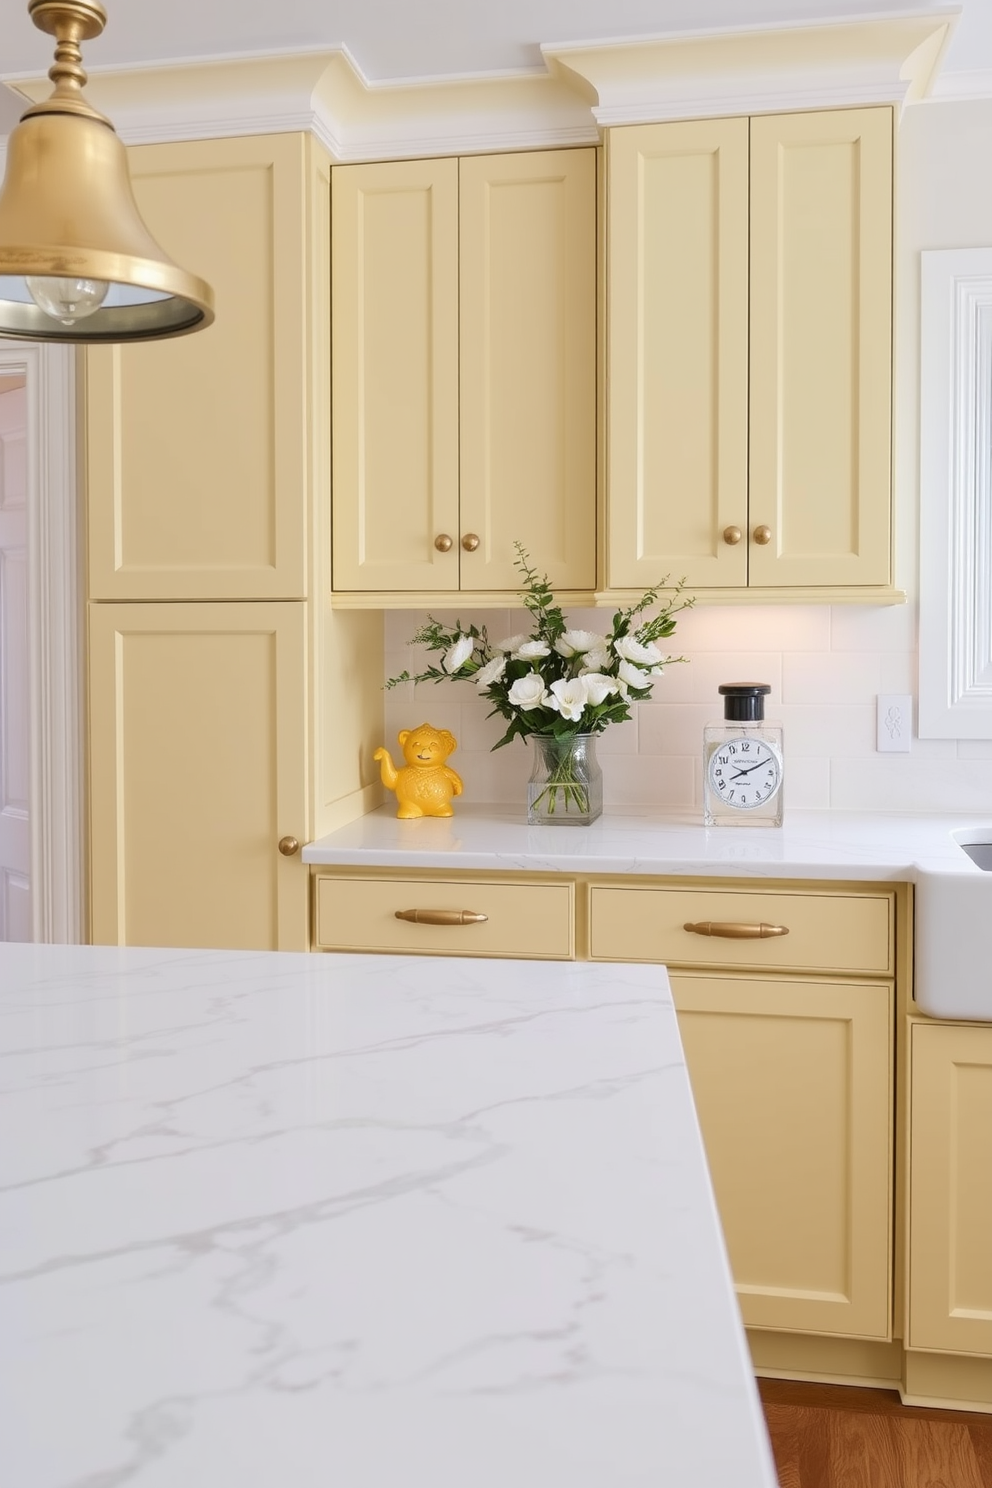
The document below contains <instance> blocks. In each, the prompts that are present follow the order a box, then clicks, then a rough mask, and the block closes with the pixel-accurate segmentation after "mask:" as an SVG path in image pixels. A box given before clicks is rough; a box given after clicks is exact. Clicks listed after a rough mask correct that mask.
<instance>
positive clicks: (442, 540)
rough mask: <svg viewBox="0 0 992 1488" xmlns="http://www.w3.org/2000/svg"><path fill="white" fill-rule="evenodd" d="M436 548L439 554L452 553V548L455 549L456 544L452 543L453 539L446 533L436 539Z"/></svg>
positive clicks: (441, 533) (440, 534) (440, 533)
mask: <svg viewBox="0 0 992 1488" xmlns="http://www.w3.org/2000/svg"><path fill="white" fill-rule="evenodd" d="M434 546H435V547H436V548H437V550H438V552H439V553H450V552H451V550H452V548H453V547H454V543H453V542H452V541H451V538H450V537H449V536H448V534H447V533H446V532H439V533H438V535H437V537H436V538H435V539H434Z"/></svg>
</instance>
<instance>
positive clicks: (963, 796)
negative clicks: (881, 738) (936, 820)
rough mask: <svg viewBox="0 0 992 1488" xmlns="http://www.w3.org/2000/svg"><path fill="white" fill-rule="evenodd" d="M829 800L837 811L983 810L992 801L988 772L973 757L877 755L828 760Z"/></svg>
mask: <svg viewBox="0 0 992 1488" xmlns="http://www.w3.org/2000/svg"><path fill="white" fill-rule="evenodd" d="M830 804H831V806H833V807H834V808H836V809H837V810H838V811H977V810H986V811H987V810H988V809H989V806H990V804H992V803H990V801H989V785H988V771H987V769H986V768H985V767H984V766H983V765H981V764H979V763H977V762H975V763H966V762H965V761H963V760H954V761H950V760H948V761H928V760H921V759H918V758H914V756H913V755H912V754H876V755H875V756H874V757H873V758H872V759H863V760H862V759H859V760H854V759H835V760H833V761H832V762H831V771H830Z"/></svg>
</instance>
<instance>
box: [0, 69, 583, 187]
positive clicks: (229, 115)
mask: <svg viewBox="0 0 992 1488" xmlns="http://www.w3.org/2000/svg"><path fill="white" fill-rule="evenodd" d="M4 81H5V82H6V83H7V85H8V87H10V88H13V89H14V90H15V92H18V93H21V94H22V95H23V96H24V97H25V98H28V99H30V100H31V101H32V102H36V101H37V100H39V99H41V98H44V97H47V95H48V92H49V90H50V84H49V83H48V81H47V79H45V78H23V77H19V78H6V79H4ZM87 96H88V97H89V98H90V99H91V101H92V102H93V104H94V105H95V106H96V107H97V108H98V109H100V110H101V111H102V112H103V113H105V114H106V115H107V117H108V118H109V119H111V120H112V121H113V124H114V128H115V129H116V131H117V133H118V134H119V135H120V137H121V139H122V140H124V142H125V143H126V144H129V145H130V144H152V143H159V142H163V141H167V140H189V139H217V138H223V137H228V136H235V135H249V134H282V133H286V132H288V131H296V130H304V131H307V130H309V131H311V132H312V133H313V134H315V135H316V137H317V138H318V139H319V140H320V141H321V142H322V143H323V144H324V146H325V147H326V148H327V150H328V151H329V152H330V154H331V155H332V156H333V157H334V158H335V159H336V160H342V161H346V160H376V159H390V158H396V157H397V156H411V155H437V154H445V153H448V152H450V151H454V150H458V151H459V152H464V151H472V150H505V149H524V148H534V147H536V146H542V147H544V146H548V147H550V146H554V145H564V144H587V143H595V142H596V141H597V140H598V138H599V132H598V129H597V126H596V123H595V121H594V120H593V118H592V115H591V114H590V112H589V108H588V106H587V105H586V104H585V102H584V101H583V100H582V99H581V98H579V97H577V96H576V93H575V91H574V89H573V88H572V87H571V86H570V85H569V84H568V83H567V82H562V81H561V80H559V79H557V78H554V77H552V76H551V75H550V74H549V73H548V72H547V71H546V70H544V69H542V70H540V71H537V72H535V71H528V72H524V73H515V74H512V75H503V76H496V77H489V76H487V77H484V78H469V79H454V80H452V79H446V80H444V81H435V82H428V83H417V84H408V85H404V84H397V83H389V84H385V85H383V84H372V83H369V81H368V79H367V78H365V77H364V76H363V75H362V73H361V71H360V69H359V68H358V66H357V65H356V63H355V62H354V60H353V58H352V57H351V56H350V55H349V53H348V52H347V49H345V48H335V49H333V50H330V51H322V52H306V53H293V54H284V55H281V56H274V57H257V56H254V57H243V58H235V59H227V60H224V61H220V62H218V61H204V62H197V63H194V64H186V65H178V64H167V65H163V66H159V67H154V68H142V69H140V70H137V71H134V70H122V69H116V68H107V69H104V70H102V71H101V70H98V69H94V70H93V72H92V73H91V74H90V81H89V84H88V86H87Z"/></svg>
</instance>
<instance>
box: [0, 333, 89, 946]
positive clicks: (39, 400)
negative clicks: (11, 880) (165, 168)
mask: <svg viewBox="0 0 992 1488" xmlns="http://www.w3.org/2000/svg"><path fill="white" fill-rule="evenodd" d="M76 356H77V353H76V350H75V348H73V347H71V346H57V345H56V346H42V345H38V344H35V343H33V342H24V341H7V340H0V374H2V375H7V376H13V377H18V376H22V377H24V379H25V383H26V389H27V421H28V427H27V506H28V679H29V681H28V689H29V709H30V718H29V720H28V725H29V728H30V740H31V773H30V781H29V786H30V794H29V799H28V817H29V822H28V825H29V829H30V840H31V869H30V875H31V879H30V881H31V889H30V892H31V928H32V934H33V936H34V939H35V940H37V941H55V942H61V943H64V944H70V945H73V944H78V943H79V942H81V941H82V940H83V939H84V936H83V927H84V923H85V921H84V873H83V861H84V859H83V853H84V842H85V832H84V821H85V816H84V800H85V798H84V791H83V709H82V685H81V679H82V675H83V610H82V604H81V594H82V585H81V581H80V568H81V562H80V558H81V554H80V534H81V532H82V523H81V521H80V519H79V516H78V500H77V489H78V487H79V484H80V483H79V481H78V478H77V468H78V461H77V445H76Z"/></svg>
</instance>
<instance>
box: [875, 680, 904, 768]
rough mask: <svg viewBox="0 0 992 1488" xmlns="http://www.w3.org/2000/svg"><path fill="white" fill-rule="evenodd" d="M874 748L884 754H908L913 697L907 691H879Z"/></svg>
mask: <svg viewBox="0 0 992 1488" xmlns="http://www.w3.org/2000/svg"><path fill="white" fill-rule="evenodd" d="M875 701H876V703H877V705H878V714H877V726H878V736H877V739H876V743H875V748H876V749H877V750H879V751H880V752H882V753H886V754H908V753H909V750H910V746H911V744H912V739H913V699H912V697H911V696H910V695H909V693H908V692H907V693H903V692H880V693H878V694H877V696H876V698H875Z"/></svg>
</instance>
